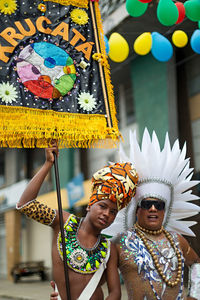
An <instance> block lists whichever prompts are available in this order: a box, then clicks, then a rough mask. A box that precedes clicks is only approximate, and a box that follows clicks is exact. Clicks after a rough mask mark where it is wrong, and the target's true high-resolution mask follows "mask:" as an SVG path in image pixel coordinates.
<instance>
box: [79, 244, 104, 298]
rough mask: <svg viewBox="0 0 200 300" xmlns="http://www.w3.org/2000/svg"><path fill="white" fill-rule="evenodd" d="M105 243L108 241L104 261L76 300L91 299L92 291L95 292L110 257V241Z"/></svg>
mask: <svg viewBox="0 0 200 300" xmlns="http://www.w3.org/2000/svg"><path fill="white" fill-rule="evenodd" d="M107 241H108V251H107V255H106V258H105V260H104V261H103V262H102V264H101V265H100V267H99V269H98V270H97V271H96V272H95V274H94V275H93V276H92V278H91V279H90V281H89V282H88V284H87V286H86V287H85V289H84V290H83V291H82V293H81V295H80V296H79V297H78V299H77V300H86V299H87V300H89V299H90V298H91V297H92V295H93V293H94V291H95V290H96V288H97V285H98V284H99V281H100V279H101V276H102V275H103V272H104V270H105V269H106V267H107V262H108V260H109V257H110V241H109V240H107Z"/></svg>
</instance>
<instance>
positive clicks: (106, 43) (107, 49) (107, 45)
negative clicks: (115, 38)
mask: <svg viewBox="0 0 200 300" xmlns="http://www.w3.org/2000/svg"><path fill="white" fill-rule="evenodd" d="M104 42H105V47H106V54H107V55H108V53H109V50H110V46H109V43H108V38H107V36H105V35H104Z"/></svg>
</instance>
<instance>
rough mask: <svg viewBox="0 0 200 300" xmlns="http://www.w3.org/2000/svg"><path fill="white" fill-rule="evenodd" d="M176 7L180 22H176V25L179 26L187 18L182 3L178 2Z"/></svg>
mask: <svg viewBox="0 0 200 300" xmlns="http://www.w3.org/2000/svg"><path fill="white" fill-rule="evenodd" d="M175 5H176V7H177V8H178V20H177V21H176V24H179V23H181V22H182V21H183V20H184V18H185V7H184V5H183V3H182V2H176V3H175Z"/></svg>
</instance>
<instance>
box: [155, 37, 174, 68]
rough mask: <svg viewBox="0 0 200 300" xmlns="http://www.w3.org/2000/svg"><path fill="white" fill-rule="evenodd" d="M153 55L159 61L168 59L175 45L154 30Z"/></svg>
mask: <svg viewBox="0 0 200 300" xmlns="http://www.w3.org/2000/svg"><path fill="white" fill-rule="evenodd" d="M151 36H152V48H151V53H152V55H153V56H154V57H155V58H156V59H157V60H159V61H162V62H165V61H168V60H169V59H170V58H171V57H172V55H173V47H172V44H171V43H170V41H169V40H168V39H167V38H166V37H164V36H163V35H162V34H160V33H158V32H152V34H151Z"/></svg>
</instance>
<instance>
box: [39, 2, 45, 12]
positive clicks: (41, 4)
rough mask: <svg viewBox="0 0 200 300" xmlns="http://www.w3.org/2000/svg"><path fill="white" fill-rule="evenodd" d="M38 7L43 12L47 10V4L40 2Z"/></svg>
mask: <svg viewBox="0 0 200 300" xmlns="http://www.w3.org/2000/svg"><path fill="white" fill-rule="evenodd" d="M38 9H39V10H40V11H41V12H45V11H46V10H47V7H46V5H45V4H43V3H40V4H39V5H38Z"/></svg>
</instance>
